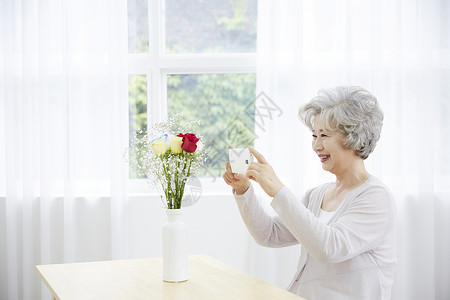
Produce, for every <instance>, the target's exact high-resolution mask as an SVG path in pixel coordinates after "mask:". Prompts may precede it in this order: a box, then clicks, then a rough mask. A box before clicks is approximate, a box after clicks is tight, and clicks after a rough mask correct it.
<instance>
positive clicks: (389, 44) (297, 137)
mask: <svg viewBox="0 0 450 300" xmlns="http://www.w3.org/2000/svg"><path fill="white" fill-rule="evenodd" d="M259 4H260V6H259V16H258V23H259V24H258V73H257V91H258V93H259V92H264V93H266V94H267V95H268V97H269V98H270V99H271V100H272V101H274V102H275V103H277V105H279V106H280V107H281V109H282V110H283V114H282V116H281V117H278V118H272V120H270V122H268V125H266V128H265V131H264V132H260V135H259V136H260V137H259V138H258V139H257V140H256V146H257V147H258V148H259V149H260V150H261V151H262V153H263V154H264V155H265V156H266V157H268V158H269V162H271V163H272V165H273V166H274V168H275V170H276V171H277V174H278V175H279V176H280V177H281V178H282V180H283V181H284V182H285V184H287V185H288V186H290V187H291V188H292V189H293V190H295V191H296V192H298V193H299V194H303V193H304V192H305V190H306V189H308V188H311V187H314V186H316V185H318V184H320V183H323V182H326V181H330V180H333V177H332V176H330V175H329V174H327V173H325V172H324V171H323V170H321V167H320V165H319V163H318V162H317V160H316V159H315V157H314V153H313V151H312V150H311V146H310V140H311V138H310V132H309V131H308V129H307V128H306V127H305V126H303V125H302V124H301V123H300V121H299V120H298V118H297V111H298V108H299V107H300V105H301V104H302V103H306V102H308V101H309V100H310V99H311V98H312V97H314V96H315V95H316V94H317V91H318V90H319V89H321V88H328V87H333V86H337V85H341V84H352V85H360V86H362V87H364V88H366V89H368V90H369V91H371V92H372V93H373V94H374V95H375V96H376V97H377V98H378V100H379V102H380V105H381V107H382V109H383V111H384V113H385V120H384V126H383V132H382V134H381V140H380V142H379V144H378V146H377V148H376V149H375V152H374V153H373V154H371V156H370V157H369V158H368V160H367V163H366V165H367V167H368V170H369V172H371V173H372V174H373V175H375V176H377V177H379V178H380V179H382V180H383V181H384V182H385V183H386V184H387V185H389V186H390V188H391V189H392V191H393V193H394V195H395V199H396V203H397V214H398V264H399V267H398V270H397V276H396V280H395V284H394V290H393V297H392V298H393V299H416V298H417V299H418V298H428V299H445V298H448V296H449V295H450V290H449V288H448V287H447V285H446V284H445V282H446V281H448V280H449V279H450V277H449V272H447V271H445V270H448V269H449V268H450V262H449V260H448V258H446V255H444V254H443V253H448V251H449V250H450V248H449V241H448V240H449V239H448V238H447V237H448V235H449V231H448V227H442V226H441V224H444V223H446V222H447V221H446V220H448V219H449V218H450V203H449V201H448V199H449V198H450V190H449V187H448V184H445V183H444V182H450V181H449V180H450V164H449V163H448V158H449V155H448V154H447V152H448V151H447V149H448V148H449V147H450V143H449V141H448V139H447V138H446V137H447V136H448V133H449V130H450V120H449V118H448V116H449V115H450V104H449V103H450V95H449V93H448V82H450V81H449V79H450V66H449V64H448V57H450V38H449V30H448V28H450V23H449V21H448V20H449V18H450V6H449V5H448V3H447V1H423V0H408V1H306V0H305V1H296V0H282V1H276V3H275V1H269V0H261V1H260V2H259ZM444 136H445V137H444ZM293 166H295V167H293ZM254 251H256V252H258V251H259V253H262V252H264V251H266V250H261V249H255V250H254ZM280 255H281V254H277V253H276V252H273V253H267V254H266V259H265V260H264V262H262V264H263V265H265V266H266V267H265V268H264V267H261V265H258V262H256V261H255V260H252V261H253V268H254V269H255V270H256V269H258V270H261V269H265V270H266V272H261V276H262V277H264V278H266V279H267V280H269V281H271V282H279V283H280V284H281V282H280V281H278V280H277V279H276V278H275V277H276V276H272V274H278V273H282V272H284V271H289V272H290V271H291V270H285V269H286V265H283V266H282V267H278V268H276V269H275V270H276V271H274V270H273V268H271V267H270V265H271V264H273V262H276V261H277V260H280ZM283 255H284V254H283ZM289 255H291V256H290V260H291V262H292V263H294V262H295V261H296V260H297V258H298V255H299V253H298V251H297V252H295V251H293V252H292V253H291V254H289ZM253 256H254V255H253V254H250V257H253ZM260 263H261V261H260ZM283 268H284V269H283ZM291 275H292V274H291Z"/></svg>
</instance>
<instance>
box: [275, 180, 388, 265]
mask: <svg viewBox="0 0 450 300" xmlns="http://www.w3.org/2000/svg"><path fill="white" fill-rule="evenodd" d="M305 197H309V195H306V196H305ZM271 206H272V207H273V209H274V210H275V211H276V212H277V214H278V215H279V216H280V218H281V220H282V221H283V223H284V224H285V226H286V227H287V228H288V229H289V231H290V232H291V233H292V234H293V235H294V236H295V238H296V239H297V240H298V241H299V243H300V244H301V245H302V247H304V248H305V249H306V251H308V253H309V254H311V255H312V256H313V257H314V258H315V259H317V260H319V261H322V262H330V263H338V262H342V261H345V260H347V259H350V258H352V257H354V256H356V255H358V254H360V253H362V252H366V251H368V250H370V249H373V248H374V247H376V246H377V243H379V242H380V241H381V240H382V239H383V237H384V235H385V234H386V232H387V231H388V230H389V228H392V226H393V222H394V207H393V199H392V195H391V194H390V193H389V192H388V191H387V190H386V189H383V188H382V187H381V186H378V185H377V186H371V187H369V188H366V189H365V190H364V191H363V192H362V193H361V194H360V195H357V196H356V198H355V199H354V200H353V201H351V203H350V204H349V206H348V207H347V208H346V210H345V212H343V213H342V214H341V217H340V218H339V219H338V220H337V222H336V223H334V224H332V225H331V226H328V225H326V224H324V223H322V222H321V221H320V220H318V219H317V218H316V217H315V216H314V215H313V214H312V213H311V212H310V211H309V210H308V209H307V208H305V206H304V205H302V204H301V202H300V201H299V200H298V198H297V197H296V196H295V195H294V194H293V193H292V192H291V191H290V190H289V189H288V188H287V187H284V188H282V189H281V190H280V191H279V192H278V193H277V195H276V196H275V197H274V199H273V200H272V202H271Z"/></svg>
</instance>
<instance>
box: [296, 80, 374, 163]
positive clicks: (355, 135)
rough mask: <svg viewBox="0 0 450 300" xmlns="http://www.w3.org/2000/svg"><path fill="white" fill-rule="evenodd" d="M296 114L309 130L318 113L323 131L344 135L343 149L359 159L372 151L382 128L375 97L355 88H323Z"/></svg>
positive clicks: (359, 88) (364, 157) (367, 155)
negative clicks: (349, 150)
mask: <svg viewBox="0 0 450 300" xmlns="http://www.w3.org/2000/svg"><path fill="white" fill-rule="evenodd" d="M298 114H299V117H300V119H301V120H302V121H303V123H305V125H306V126H308V127H309V128H310V129H311V130H312V128H313V123H314V119H315V117H316V116H317V115H319V114H320V115H321V119H322V120H323V121H324V124H325V125H324V126H325V129H326V130H328V131H337V130H338V131H340V132H341V133H343V134H344V141H343V143H344V146H345V147H347V148H348V149H352V150H356V153H357V154H358V156H360V157H361V158H362V159H366V158H367V157H369V154H370V153H372V152H373V150H374V149H375V146H376V144H377V142H378V140H379V138H380V133H381V127H382V126H383V112H382V111H381V109H380V107H379V105H378V101H377V98H375V96H373V95H372V94H371V93H369V92H368V91H367V90H365V89H363V88H361V87H358V86H338V87H335V88H331V89H322V90H320V91H319V93H318V95H317V96H316V97H314V98H313V99H312V100H311V101H310V102H309V103H308V104H306V105H305V106H303V107H301V108H300V110H299V113H298Z"/></svg>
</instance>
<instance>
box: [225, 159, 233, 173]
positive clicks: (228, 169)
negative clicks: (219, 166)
mask: <svg viewBox="0 0 450 300" xmlns="http://www.w3.org/2000/svg"><path fill="white" fill-rule="evenodd" d="M225 169H226V171H227V173H233V172H232V171H231V165H230V162H228V161H227V162H226V163H225Z"/></svg>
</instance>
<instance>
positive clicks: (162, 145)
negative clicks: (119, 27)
mask: <svg viewBox="0 0 450 300" xmlns="http://www.w3.org/2000/svg"><path fill="white" fill-rule="evenodd" d="M181 119H182V116H181V115H180V114H176V115H174V116H173V117H172V118H169V119H168V120H166V121H164V122H161V123H156V124H154V125H153V126H152V128H151V130H149V131H142V130H141V131H138V132H135V133H134V136H133V138H132V142H131V145H130V151H129V154H130V158H133V157H134V158H135V159H134V160H133V159H130V161H131V162H132V166H133V167H134V168H135V169H136V171H137V173H138V174H140V175H141V176H145V177H147V179H148V180H149V183H150V184H151V185H153V186H155V187H156V188H157V189H158V190H159V191H160V192H161V199H162V200H163V202H164V203H165V206H166V207H167V208H168V209H179V208H181V202H182V200H183V194H184V187H185V185H186V181H187V180H188V178H189V177H190V176H192V175H194V174H195V173H196V171H198V170H199V169H200V167H202V166H203V163H204V162H205V161H206V159H207V156H206V149H205V147H203V143H202V141H201V138H202V137H201V136H198V135H196V134H194V133H192V132H195V131H196V129H197V128H198V126H199V125H200V122H199V121H192V122H188V123H185V124H181Z"/></svg>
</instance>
